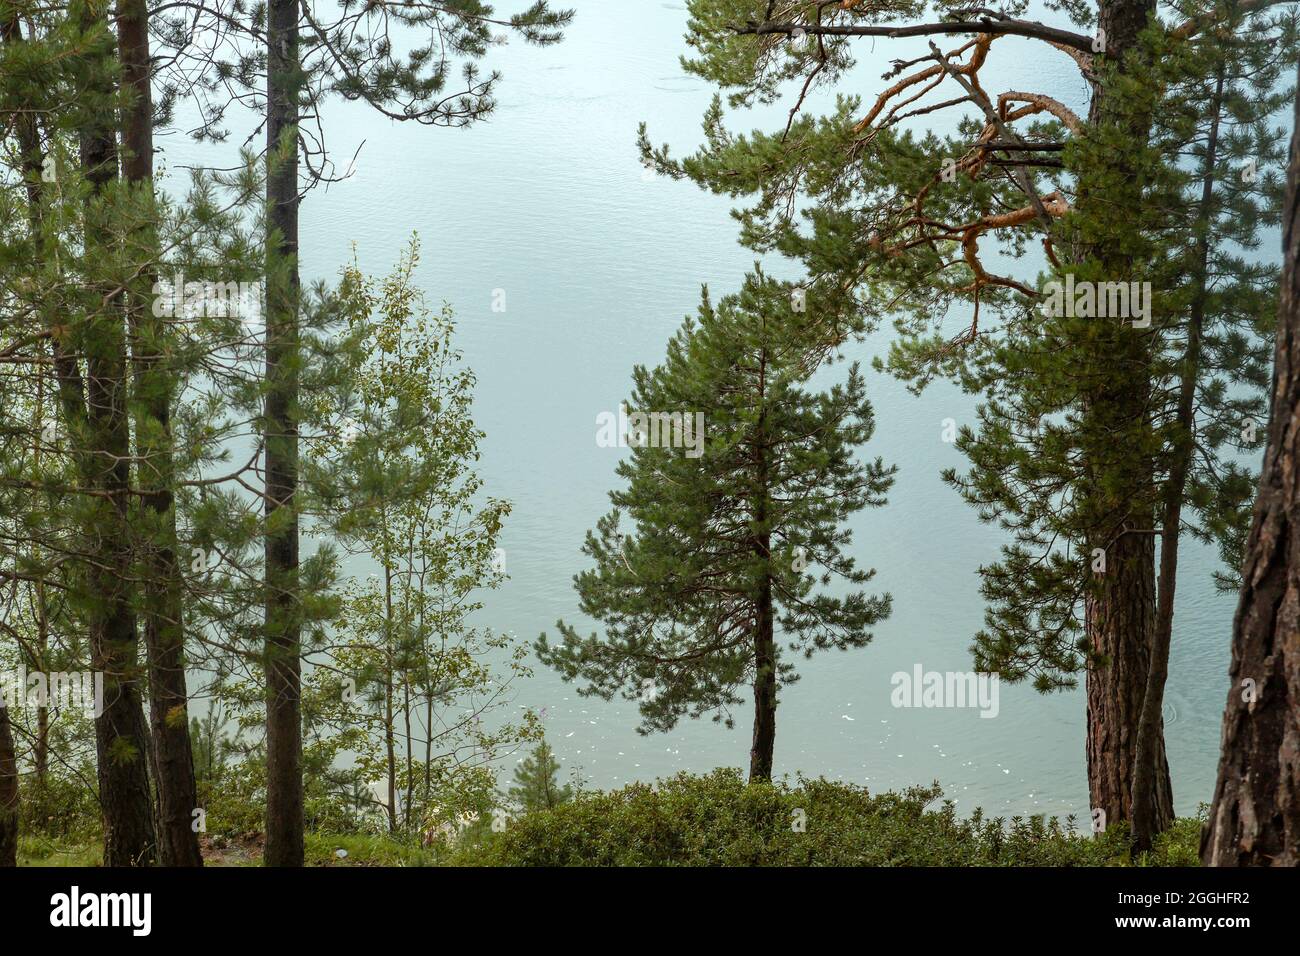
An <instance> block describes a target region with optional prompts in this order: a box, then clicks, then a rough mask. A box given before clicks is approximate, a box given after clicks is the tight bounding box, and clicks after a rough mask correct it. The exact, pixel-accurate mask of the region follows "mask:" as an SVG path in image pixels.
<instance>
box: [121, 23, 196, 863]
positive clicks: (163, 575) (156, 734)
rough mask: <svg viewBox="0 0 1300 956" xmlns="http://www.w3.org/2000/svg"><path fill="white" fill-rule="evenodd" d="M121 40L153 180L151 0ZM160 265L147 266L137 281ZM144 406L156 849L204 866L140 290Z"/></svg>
mask: <svg viewBox="0 0 1300 956" xmlns="http://www.w3.org/2000/svg"><path fill="white" fill-rule="evenodd" d="M118 46H119V49H120V51H121V59H122V82H123V84H124V85H125V87H126V88H127V89H128V90H130V91H131V93H132V94H133V96H134V100H133V102H132V104H131V107H130V108H129V109H128V110H126V111H125V116H124V122H123V130H122V145H123V147H124V156H123V168H124V170H125V174H126V179H127V181H128V182H130V183H132V184H133V185H136V186H138V187H139V188H140V189H141V190H143V191H145V192H147V193H152V190H153V99H152V95H151V90H150V64H149V12H148V8H147V5H146V3H145V0H121V2H120V3H119V7H118ZM147 232H148V234H147V235H146V236H144V237H143V238H144V241H143V242H142V243H141V245H140V246H139V247H138V248H139V250H140V253H141V256H142V261H148V260H149V259H152V258H153V257H155V256H156V255H157V236H156V233H155V232H154V231H153V230H148V231H147ZM155 275H156V271H155V270H154V269H153V268H152V267H150V268H148V269H146V270H144V273H143V276H142V278H141V282H140V284H141V287H142V288H149V287H152V285H153V280H154V277H155ZM131 319H132V332H133V341H134V344H135V361H136V381H137V388H138V400H139V403H140V406H141V408H140V412H139V418H138V425H137V428H136V445H137V448H138V450H139V457H140V463H139V466H138V468H139V477H140V484H141V485H142V486H143V487H145V488H148V489H151V490H149V491H148V492H147V493H146V494H145V495H144V496H143V504H144V506H145V508H146V509H147V515H146V520H147V528H148V531H149V534H148V535H147V537H146V540H147V541H148V554H147V556H146V562H145V566H146V568H147V573H146V581H145V585H144V591H145V603H144V609H145V610H144V618H145V619H144V640H145V649H146V652H147V654H148V660H149V717H150V730H151V739H152V741H153V745H154V765H155V767H156V777H157V780H156V783H157V790H158V818H159V819H158V830H159V832H158V851H159V862H161V863H162V865H163V866H202V865H203V856H202V854H201V853H200V852H199V841H198V833H197V832H196V831H195V829H194V825H193V819H194V818H193V814H194V810H195V809H196V808H197V807H198V795H197V788H196V786H195V782H194V753H193V749H192V745H191V741H190V720H189V694H188V692H187V690H186V682H185V628H184V623H183V615H182V597H181V578H180V568H179V567H178V566H177V559H176V509H175V502H174V495H173V490H172V489H173V486H174V483H175V480H176V475H175V466H174V457H173V449H172V431H171V402H172V394H173V389H174V383H173V381H172V380H171V377H170V372H169V371H168V370H167V369H166V368H165V367H164V366H163V364H162V358H161V352H162V345H163V343H162V340H163V337H164V334H165V329H164V327H163V325H162V323H161V322H158V321H156V320H155V319H154V314H153V309H152V308H151V303H149V302H148V301H146V299H145V298H144V297H143V296H135V297H133V301H132V302H131Z"/></svg>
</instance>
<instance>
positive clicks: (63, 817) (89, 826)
mask: <svg viewBox="0 0 1300 956" xmlns="http://www.w3.org/2000/svg"><path fill="white" fill-rule="evenodd" d="M87 780H89V781H91V785H89V786H88V785H87V783H86V781H87ZM94 780H95V768H94V767H84V766H83V767H82V768H81V776H80V777H77V776H73V775H70V774H66V775H65V774H54V773H50V774H47V775H46V777H45V780H44V782H43V783H42V784H39V785H38V784H37V782H36V777H35V775H32V776H30V777H28V778H26V779H24V780H23V781H22V784H21V790H20V792H19V809H18V832H19V833H20V834H23V835H33V836H55V837H58V838H61V839H71V840H87V839H92V838H94V839H97V838H98V837H99V834H100V822H99V801H98V799H97V797H96V792H95V790H94V787H93V782H94Z"/></svg>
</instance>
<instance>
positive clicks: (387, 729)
mask: <svg viewBox="0 0 1300 956" xmlns="http://www.w3.org/2000/svg"><path fill="white" fill-rule="evenodd" d="M384 658H385V661H384V747H385V749H386V751H387V756H388V832H389V833H396V832H397V728H396V719H395V717H394V715H393V693H394V688H393V681H394V674H393V669H394V661H393V574H392V572H391V571H389V570H388V555H387V554H385V555H384Z"/></svg>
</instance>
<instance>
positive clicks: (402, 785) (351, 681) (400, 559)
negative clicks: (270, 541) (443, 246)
mask: <svg viewBox="0 0 1300 956" xmlns="http://www.w3.org/2000/svg"><path fill="white" fill-rule="evenodd" d="M418 261H419V247H418V244H417V243H415V242H413V243H412V245H411V247H410V249H409V251H408V253H407V254H406V255H405V256H404V257H403V259H402V261H401V263H400V264H399V266H398V268H397V269H396V270H395V271H394V273H393V274H392V275H391V276H389V277H387V278H386V279H385V280H384V281H383V282H382V283H376V282H374V281H372V280H369V279H367V278H366V277H365V276H363V275H362V274H361V273H360V272H359V271H358V270H357V268H356V267H355V266H353V267H351V268H349V269H347V270H346V271H345V273H344V277H343V282H342V284H341V288H340V291H339V295H338V298H337V306H338V309H339V311H340V314H341V315H342V316H343V317H344V319H345V321H346V331H345V333H344V335H343V337H342V338H341V340H340V345H339V349H340V354H339V356H338V358H339V361H340V363H341V365H342V369H341V371H340V376H339V379H338V382H337V390H336V391H335V392H334V393H332V394H331V393H322V394H321V395H320V396H318V397H317V398H316V399H314V401H315V402H316V403H317V404H319V405H320V406H321V408H320V411H321V413H322V414H323V413H324V412H325V411H326V410H328V411H330V412H332V414H333V419H332V427H331V428H330V429H329V430H328V431H327V432H323V433H322V434H321V435H319V436H313V437H311V438H309V439H308V442H307V444H308V447H309V449H310V452H311V453H310V454H309V456H308V458H307V467H306V468H305V469H304V473H303V476H304V487H305V488H306V489H307V490H308V491H309V499H308V500H309V501H310V502H311V509H310V510H311V512H312V513H313V514H314V515H315V518H316V526H317V530H318V531H320V532H323V533H326V534H328V535H329V536H330V537H331V538H332V539H334V540H335V541H337V542H338V543H339V544H340V546H341V547H342V548H343V549H344V550H345V551H346V552H348V553H350V554H355V555H365V556H367V557H368V558H369V559H370V560H372V561H374V562H375V563H376V564H377V565H378V572H377V573H376V574H374V575H371V576H369V577H368V578H367V579H366V580H364V581H362V580H355V579H354V580H353V581H351V582H349V583H348V584H347V585H346V586H345V587H344V588H343V589H342V594H341V599H342V600H341V603H340V605H339V608H338V613H337V616H336V617H335V619H334V621H333V622H332V623H333V628H332V633H333V636H332V637H331V638H329V639H328V641H327V643H325V644H323V645H322V646H320V647H318V648H315V650H318V651H320V652H321V654H322V655H323V656H321V657H318V658H317V659H316V661H317V663H318V664H319V666H318V667H317V668H316V669H315V671H314V672H313V675H312V678H311V681H310V683H311V694H310V695H309V698H308V703H309V709H308V719H309V725H310V724H321V725H324V726H329V727H333V728H335V730H336V731H337V733H338V735H339V739H338V740H337V741H336V745H337V746H336V749H337V750H338V751H341V750H342V749H344V748H346V749H347V750H349V751H351V752H353V753H354V754H355V758H356V765H357V767H358V768H359V770H360V771H361V775H362V779H363V780H364V781H365V782H367V783H369V782H372V781H381V782H382V784H383V805H384V811H385V814H386V815H387V818H388V825H389V829H390V830H391V831H394V832H396V831H399V830H409V829H411V828H412V827H413V826H415V825H418V824H425V823H428V822H429V818H440V817H442V816H446V815H447V814H448V813H450V812H452V810H453V809H454V808H455V807H457V806H458V805H461V804H464V803H465V801H466V799H467V798H469V797H472V798H473V800H478V798H479V797H481V796H482V795H483V792H486V791H488V790H490V789H491V775H490V773H488V772H487V769H488V765H489V764H490V762H491V761H492V760H493V759H494V757H495V756H496V755H497V753H498V751H499V750H501V749H502V748H504V747H507V746H509V745H511V744H513V743H515V742H517V741H518V740H521V739H526V738H527V736H528V735H529V734H530V733H531V727H532V725H533V720H532V718H531V715H526V716H525V718H524V720H523V722H522V723H519V724H516V723H511V722H505V723H504V724H501V725H499V726H495V727H491V728H489V726H488V724H487V723H486V722H485V720H484V717H485V716H486V715H487V714H488V713H489V712H490V711H492V710H494V709H496V708H498V707H499V706H500V705H501V704H503V703H504V702H505V701H506V700H507V699H508V694H509V689H510V687H511V684H512V681H513V678H514V677H515V676H518V675H521V674H525V673H526V668H525V667H524V665H523V657H524V656H525V654H526V650H527V649H526V647H523V646H512V643H511V642H510V641H509V640H508V639H507V638H506V637H505V636H503V635H500V634H496V633H494V632H492V631H491V630H489V629H486V628H478V627H474V626H472V625H471V623H470V618H471V616H472V615H473V614H474V613H475V612H476V611H478V610H479V609H480V608H481V607H482V604H481V602H480V601H479V600H478V597H477V595H478V593H480V592H481V590H482V589H486V588H492V587H495V586H496V585H497V584H499V583H500V581H501V580H502V579H503V577H504V564H503V560H502V559H503V556H504V552H503V551H502V550H501V549H499V548H498V546H497V537H498V534H499V532H500V529H501V525H502V521H503V520H504V518H505V516H506V515H507V514H508V513H509V510H510V506H509V504H508V503H507V502H505V501H502V500H500V499H496V498H491V497H484V496H483V494H482V491H483V484H482V480H481V479H480V477H479V476H478V474H477V473H476V472H475V470H474V467H473V465H474V461H475V460H476V459H477V457H478V443H479V440H480V439H481V438H482V432H481V431H480V430H479V429H478V428H477V427H475V425H474V421H473V417H472V398H473V386H474V375H473V373H472V371H471V370H469V369H468V368H466V367H464V366H463V364H462V363H461V355H460V353H459V352H458V351H457V350H456V348H455V345H454V341H453V335H454V329H455V326H454V323H453V321H452V315H451V311H450V309H448V308H444V309H443V310H442V311H441V312H432V311H431V310H429V309H428V308H426V307H425V306H424V304H423V299H422V296H421V294H420V293H419V291H418V290H417V289H416V287H415V284H414V272H415V269H416V266H417V263H418ZM493 658H496V659H497V660H500V659H502V658H504V660H505V664H504V666H505V667H506V668H507V669H508V671H509V673H508V674H507V675H502V674H500V673H497V672H496V671H494V670H493V668H492V667H491V666H490V660H491V659H493ZM485 788H486V789H485ZM466 790H468V791H469V793H468V794H467V793H466V792H465V791H466ZM471 802H473V801H471ZM479 802H481V801H479ZM418 807H422V808H423V809H422V810H420V809H417V808H418Z"/></svg>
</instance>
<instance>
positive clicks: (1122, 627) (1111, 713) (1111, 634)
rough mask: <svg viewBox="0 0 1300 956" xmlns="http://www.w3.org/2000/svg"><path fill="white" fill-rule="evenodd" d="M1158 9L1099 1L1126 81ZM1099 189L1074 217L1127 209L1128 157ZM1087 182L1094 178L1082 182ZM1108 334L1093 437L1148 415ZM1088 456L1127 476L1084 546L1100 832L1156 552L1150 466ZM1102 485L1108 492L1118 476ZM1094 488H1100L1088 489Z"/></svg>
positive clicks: (1140, 376)
mask: <svg viewBox="0 0 1300 956" xmlns="http://www.w3.org/2000/svg"><path fill="white" fill-rule="evenodd" d="M1154 8H1155V4H1154V0H1103V2H1102V3H1101V4H1100V8H1099V13H1098V29H1099V30H1100V31H1102V32H1103V33H1104V35H1105V54H1106V60H1107V62H1108V63H1112V64H1117V65H1118V69H1119V70H1120V71H1121V73H1123V72H1124V71H1129V70H1132V69H1135V68H1137V64H1135V63H1133V62H1130V61H1129V60H1128V58H1127V54H1128V53H1129V51H1130V50H1133V49H1134V48H1135V46H1136V40H1137V37H1138V34H1139V33H1140V32H1141V31H1142V29H1143V28H1144V27H1145V26H1146V23H1147V20H1148V18H1149V16H1150V15H1151V14H1152V12H1153V11H1154ZM1113 104H1114V101H1113V100H1112V99H1111V98H1109V97H1107V96H1106V91H1105V86H1104V84H1102V85H1098V86H1097V87H1096V88H1095V89H1094V93H1093V98H1092V103H1091V105H1090V109H1089V116H1088V119H1089V123H1090V125H1091V126H1093V127H1094V128H1101V127H1121V128H1124V129H1125V130H1126V131H1127V133H1128V136H1129V138H1130V139H1131V140H1132V141H1133V142H1146V140H1147V138H1148V137H1149V135H1150V117H1143V116H1136V117H1135V116H1132V115H1128V114H1126V113H1122V112H1121V111H1120V110H1118V109H1117V108H1116V107H1115V106H1114V105H1113ZM1094 175H1095V176H1096V177H1097V179H1096V184H1097V185H1096V186H1094V185H1093V184H1092V183H1082V182H1081V187H1080V191H1079V196H1078V199H1077V202H1076V208H1078V209H1079V210H1081V211H1083V210H1091V212H1092V214H1093V215H1094V216H1095V217H1096V218H1097V219H1098V220H1099V221H1104V215H1106V214H1110V213H1105V214H1103V213H1102V210H1103V209H1105V210H1113V209H1114V208H1115V207H1116V206H1117V205H1118V206H1119V207H1121V208H1122V207H1123V206H1124V202H1123V201H1121V199H1120V197H1117V196H1115V195H1114V194H1113V189H1110V188H1109V187H1107V186H1106V184H1110V183H1114V182H1116V181H1118V182H1123V183H1126V184H1127V186H1126V188H1129V189H1133V190H1138V189H1139V188H1140V187H1139V186H1138V185H1137V184H1135V180H1136V170H1135V169H1133V168H1132V161H1131V159H1130V158H1129V157H1128V155H1127V154H1117V155H1115V157H1114V160H1113V163H1111V164H1110V168H1108V169H1107V170H1105V171H1104V175H1102V174H1101V173H1100V172H1098V171H1094ZM1088 178H1089V179H1091V178H1092V177H1088ZM1076 253H1077V256H1078V258H1079V259H1080V260H1092V261H1095V262H1098V263H1100V265H1101V267H1102V268H1103V270H1105V271H1104V273H1103V274H1107V275H1114V276H1115V277H1117V278H1118V277H1120V276H1124V275H1126V274H1127V273H1128V272H1129V271H1131V269H1132V259H1131V258H1130V253H1129V251H1128V250H1123V249H1115V248H1113V247H1112V246H1111V245H1109V244H1108V243H1107V242H1106V241H1105V240H1104V239H1099V238H1093V239H1090V240H1088V241H1085V242H1084V243H1082V244H1081V246H1080V247H1079V248H1078V249H1077V250H1076ZM1111 321H1112V323H1113V327H1106V329H1105V332H1106V333H1107V335H1108V336H1110V337H1111V338H1112V339H1113V342H1110V343H1109V344H1110V345H1111V346H1113V350H1114V351H1113V353H1110V350H1109V349H1108V353H1110V354H1108V358H1110V359H1113V362H1114V364H1113V368H1114V370H1115V371H1114V372H1113V374H1112V373H1109V372H1108V374H1107V375H1105V376H1103V377H1102V379H1101V380H1100V381H1099V382H1097V383H1096V385H1095V386H1094V387H1093V388H1092V389H1091V390H1090V394H1088V395H1087V398H1086V400H1085V409H1084V416H1085V420H1086V422H1087V427H1088V428H1089V430H1091V432H1092V433H1093V434H1095V435H1100V436H1103V439H1102V440H1103V442H1104V441H1105V438H1104V436H1106V435H1108V434H1124V433H1125V432H1126V431H1127V430H1130V429H1132V428H1133V427H1134V425H1135V424H1136V423H1137V422H1136V418H1135V416H1141V415H1145V414H1147V411H1146V409H1147V405H1148V402H1147V398H1148V396H1149V394H1150V388H1151V383H1150V368H1149V363H1148V361H1147V358H1146V356H1145V349H1146V348H1147V346H1146V345H1145V343H1144V340H1143V338H1142V336H1141V333H1139V332H1138V331H1136V330H1134V329H1132V328H1128V327H1123V326H1121V325H1120V324H1119V323H1117V322H1114V320H1111ZM1113 444H1114V443H1113V441H1112V442H1109V444H1107V445H1106V447H1098V448H1095V449H1093V453H1092V457H1093V458H1094V460H1092V461H1089V462H1088V463H1087V465H1088V467H1089V468H1090V469H1091V470H1093V471H1094V473H1095V475H1096V476H1097V477H1100V476H1101V473H1102V472H1104V471H1106V470H1108V469H1111V470H1113V469H1115V468H1121V469H1123V470H1124V471H1125V472H1126V474H1124V475H1123V476H1122V480H1121V482H1120V483H1121V484H1124V485H1125V486H1126V491H1124V492H1122V493H1112V496H1111V497H1112V501H1111V505H1112V507H1111V508H1110V511H1111V513H1112V514H1113V515H1116V516H1120V517H1118V519H1117V520H1119V524H1118V525H1117V526H1115V527H1110V528H1107V529H1106V533H1105V540H1100V541H1096V542H1090V546H1092V547H1102V548H1104V549H1105V552H1106V571H1105V574H1104V575H1103V576H1102V577H1101V578H1100V580H1099V581H1098V582H1096V587H1095V588H1094V590H1093V593H1092V594H1091V595H1090V596H1089V598H1088V601H1087V614H1086V618H1087V637H1088V641H1089V646H1090V649H1091V651H1092V652H1093V654H1094V655H1095V656H1094V659H1093V661H1092V662H1091V663H1090V665H1089V667H1088V671H1087V676H1086V687H1087V699H1088V718H1087V724H1088V730H1087V754H1088V792H1089V799H1090V802H1091V807H1092V809H1093V811H1094V812H1096V811H1097V810H1101V811H1103V812H1104V813H1105V815H1106V816H1105V820H1106V823H1107V824H1108V825H1109V824H1113V823H1116V822H1119V821H1121V820H1129V819H1131V817H1132V795H1133V768H1134V766H1135V760H1136V743H1137V730H1138V724H1139V721H1140V719H1141V710H1142V701H1143V698H1144V697H1145V696H1146V686H1147V676H1148V671H1149V669H1150V666H1151V647H1152V642H1153V638H1154V627H1155V542H1154V540H1153V539H1152V537H1151V534H1150V528H1151V522H1152V518H1153V517H1154V515H1153V509H1152V508H1150V507H1148V506H1142V505H1139V506H1138V508H1137V510H1136V511H1133V512H1131V513H1128V514H1125V512H1126V511H1127V510H1128V509H1129V507H1130V500H1136V501H1139V502H1140V501H1143V500H1149V496H1150V494H1151V490H1152V488H1153V482H1154V478H1153V474H1152V471H1151V463H1150V462H1139V461H1127V462H1124V461H1121V460H1120V459H1121V455H1120V450H1117V449H1115V448H1114V447H1113ZM1107 477H1108V482H1107V484H1109V485H1111V487H1113V486H1114V483H1115V477H1116V476H1115V475H1113V474H1111V475H1108V476H1107ZM1094 485H1096V486H1098V487H1100V486H1101V483H1100V482H1094ZM1158 736H1159V739H1158V740H1155V741H1154V759H1153V761H1152V766H1153V769H1154V775H1155V776H1154V782H1153V788H1152V789H1153V796H1154V807H1155V814H1154V826H1155V828H1156V829H1163V828H1164V827H1165V826H1167V825H1168V823H1169V821H1170V820H1172V817H1173V797H1172V787H1171V784H1170V780H1169V765H1168V761H1167V759H1166V757H1165V747H1164V735H1163V727H1161V729H1160V733H1159V735H1158Z"/></svg>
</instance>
